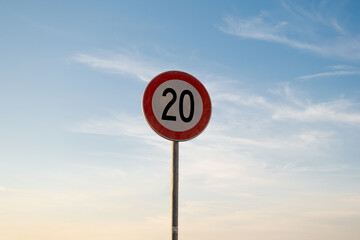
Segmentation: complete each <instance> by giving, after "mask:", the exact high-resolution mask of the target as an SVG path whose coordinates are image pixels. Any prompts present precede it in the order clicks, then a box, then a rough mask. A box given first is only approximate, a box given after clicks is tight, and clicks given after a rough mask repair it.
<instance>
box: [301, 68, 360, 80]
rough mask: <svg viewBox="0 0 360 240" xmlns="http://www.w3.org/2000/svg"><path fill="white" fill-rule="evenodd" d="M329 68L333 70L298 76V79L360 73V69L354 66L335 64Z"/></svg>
mask: <svg viewBox="0 0 360 240" xmlns="http://www.w3.org/2000/svg"><path fill="white" fill-rule="evenodd" d="M327 68H328V69H331V70H332V71H327V72H322V73H316V74H310V75H304V76H300V77H297V79H300V80H308V79H315V78H325V77H336V76H351V75H360V71H359V70H358V69H357V68H355V67H353V66H348V65H334V66H329V67H327Z"/></svg>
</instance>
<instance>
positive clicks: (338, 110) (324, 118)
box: [272, 100, 360, 124]
mask: <svg viewBox="0 0 360 240" xmlns="http://www.w3.org/2000/svg"><path fill="white" fill-rule="evenodd" d="M350 105H352V104H351V103H350V102H349V101H346V100H338V101H334V102H329V103H321V104H309V105H308V106H306V107H304V108H302V109H294V108H289V107H279V108H277V109H275V111H274V113H273V115H272V118H273V119H274V120H295V121H300V122H333V123H346V124H360V113H349V112H346V111H345V110H346V107H347V106H350Z"/></svg>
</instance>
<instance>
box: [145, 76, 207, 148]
mask: <svg viewBox="0 0 360 240" xmlns="http://www.w3.org/2000/svg"><path fill="white" fill-rule="evenodd" d="M142 104H143V112H144V115H145V118H146V120H147V122H148V124H149V125H150V126H151V128H152V129H153V130H154V131H155V132H156V133H158V134H159V135H160V136H162V137H164V138H166V139H169V140H172V141H186V140H189V139H192V138H194V137H196V136H197V135H199V134H200V133H201V132H202V131H203V130H204V129H205V128H206V126H207V124H208V122H209V120H210V116H211V101H210V97H209V94H208V92H207V91H206V89H205V87H204V86H203V85H202V84H201V82H200V81H199V80H197V79H196V78H195V77H193V76H191V75H190V74H188V73H185V72H180V71H169V72H164V73H161V74H159V75H158V76H156V77H155V78H154V79H153V80H152V81H151V82H150V83H149V84H148V86H147V87H146V89H145V92H144V96H143V102H142Z"/></svg>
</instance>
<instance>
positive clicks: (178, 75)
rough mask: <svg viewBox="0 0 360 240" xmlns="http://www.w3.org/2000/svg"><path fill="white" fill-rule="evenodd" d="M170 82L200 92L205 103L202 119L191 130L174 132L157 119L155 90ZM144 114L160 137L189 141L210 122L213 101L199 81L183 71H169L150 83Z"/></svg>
mask: <svg viewBox="0 0 360 240" xmlns="http://www.w3.org/2000/svg"><path fill="white" fill-rule="evenodd" d="M170 80H182V81H185V82H187V83H189V84H191V85H192V86H193V87H195V88H196V90H197V91H198V92H199V94H200V96H201V99H202V101H203V113H202V115H201V117H200V120H199V122H198V123H197V124H196V125H195V126H194V127H192V128H191V129H189V130H186V131H183V132H179V131H173V130H170V129H168V128H166V127H164V126H163V125H162V124H161V123H160V122H159V121H158V120H157V119H156V117H155V114H154V112H153V109H152V98H153V95H154V92H155V90H156V89H157V88H158V87H159V86H160V85H161V84H163V83H164V82H166V81H170ZM142 105H143V113H144V116H145V119H146V121H147V122H148V124H149V125H150V127H151V128H152V129H153V130H154V131H155V132H156V133H157V134H159V135H160V136H162V137H164V138H166V139H168V140H172V141H187V140H190V139H193V138H195V137H196V136H198V135H199V134H200V133H202V131H204V129H205V128H206V126H207V125H208V123H209V121H210V116H211V100H210V96H209V94H208V92H207V91H206V88H205V87H204V86H203V85H202V83H201V82H200V81H199V80H197V79H196V78H195V77H193V76H192V75H190V74H188V73H185V72H181V71H168V72H163V73H161V74H159V75H157V76H156V77H155V78H153V80H151V81H150V83H149V84H148V85H147V87H146V89H145V91H144V95H143V102H142Z"/></svg>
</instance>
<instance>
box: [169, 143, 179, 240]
mask: <svg viewBox="0 0 360 240" xmlns="http://www.w3.org/2000/svg"><path fill="white" fill-rule="evenodd" d="M171 194H172V195H171V207H172V212H171V213H172V214H171V226H172V228H171V229H172V231H171V232H172V234H171V239H172V240H178V209H179V142H178V141H173V142H172V175H171Z"/></svg>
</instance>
